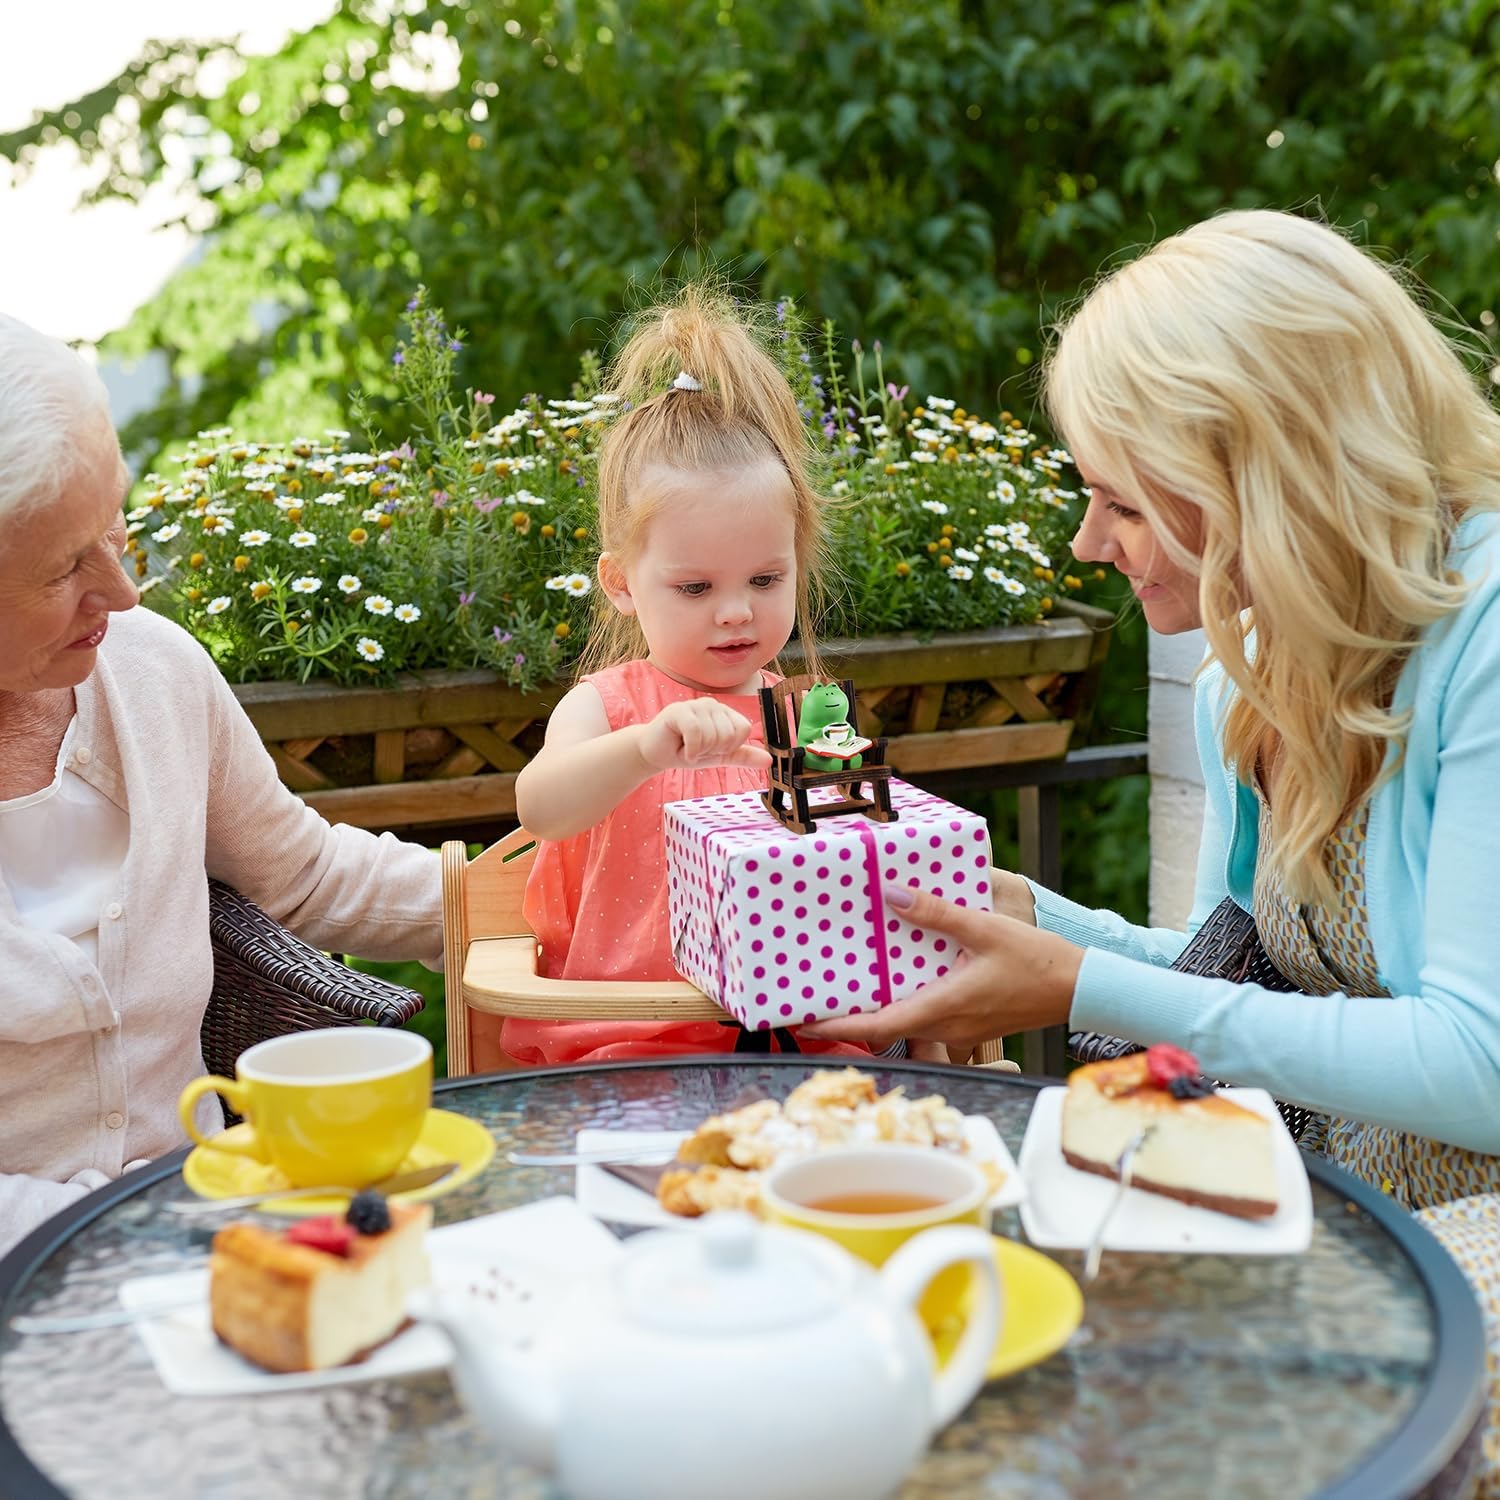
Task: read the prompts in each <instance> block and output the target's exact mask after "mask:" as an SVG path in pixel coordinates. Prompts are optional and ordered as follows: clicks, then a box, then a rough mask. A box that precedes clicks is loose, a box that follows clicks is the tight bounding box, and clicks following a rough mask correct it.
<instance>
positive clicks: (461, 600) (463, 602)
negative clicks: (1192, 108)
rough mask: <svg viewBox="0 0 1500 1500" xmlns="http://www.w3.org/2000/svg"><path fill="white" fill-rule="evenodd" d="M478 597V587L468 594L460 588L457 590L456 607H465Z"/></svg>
mask: <svg viewBox="0 0 1500 1500" xmlns="http://www.w3.org/2000/svg"><path fill="white" fill-rule="evenodd" d="M478 597H479V590H478V589H475V590H474V591H473V592H472V593H468V594H466V593H464V591H463V590H462V589H460V590H459V591H458V607H459V608H460V609H467V608H468V607H469V606H470V605H471V604H472V603H473V602H474V601H475V600H476V599H477V598H478Z"/></svg>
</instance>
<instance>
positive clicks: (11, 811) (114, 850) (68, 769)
mask: <svg viewBox="0 0 1500 1500" xmlns="http://www.w3.org/2000/svg"><path fill="white" fill-rule="evenodd" d="M77 738H78V720H77V719H76V718H73V719H70V720H69V721H68V729H67V733H66V734H64V735H63V742H62V745H61V747H60V748H59V749H58V752H57V768H56V770H54V771H53V773H52V780H51V781H50V782H49V783H48V784H47V785H46V786H44V787H43V788H42V789H41V790H40V791H36V792H31V793H30V794H29V795H27V796H25V797H12V798H11V799H10V800H9V801H7V802H0V880H3V881H4V882H5V884H6V885H7V886H8V887H9V889H10V898H11V900H12V901H14V902H15V906H16V911H17V913H18V915H19V916H20V918H21V920H22V921H23V922H25V923H26V925H27V926H28V927H36V928H39V929H40V930H41V931H43V932H55V933H57V934H58V936H60V937H65V938H67V939H68V940H69V942H73V943H77V945H78V946H79V948H81V949H82V950H83V954H84V956H85V957H86V958H87V959H88V961H89V962H90V963H92V964H94V965H96V966H97V964H98V961H99V928H100V925H101V923H104V924H108V923H109V922H110V921H117V920H118V919H119V918H120V916H121V915H122V914H123V909H122V907H121V905H120V899H119V898H120V895H121V887H120V882H121V878H122V876H123V873H124V869H125V850H126V846H127V845H128V844H129V843H130V819H129V818H128V817H126V816H125V809H124V808H123V807H118V806H116V804H115V803H113V802H111V801H110V799H109V798H108V797H106V796H105V795H104V793H103V792H101V791H99V790H98V789H97V788H96V787H92V786H90V785H89V784H88V782H86V781H85V780H84V779H83V777H82V776H80V775H79V774H78V770H77V761H76V759H75V758H74V754H73V742H74V741H75V740H76V739H77ZM90 758H91V757H90Z"/></svg>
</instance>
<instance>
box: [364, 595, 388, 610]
mask: <svg viewBox="0 0 1500 1500" xmlns="http://www.w3.org/2000/svg"><path fill="white" fill-rule="evenodd" d="M365 608H366V609H367V610H369V611H370V613H371V614H372V615H388V614H390V612H391V610H392V609H394V608H395V606H394V605H393V604H392V603H391V601H390V600H389V599H387V598H386V597H385V595H384V594H371V595H370V597H369V598H368V599H366V600H365Z"/></svg>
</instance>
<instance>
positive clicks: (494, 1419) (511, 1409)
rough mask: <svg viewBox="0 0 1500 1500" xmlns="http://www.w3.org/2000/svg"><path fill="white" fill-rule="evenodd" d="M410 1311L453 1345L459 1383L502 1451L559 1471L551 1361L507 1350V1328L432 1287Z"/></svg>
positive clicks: (412, 1302)
mask: <svg viewBox="0 0 1500 1500" xmlns="http://www.w3.org/2000/svg"><path fill="white" fill-rule="evenodd" d="M407 1310H408V1312H410V1314H411V1315H412V1317H414V1318H416V1319H418V1320H419V1321H422V1322H426V1323H432V1324H434V1325H435V1326H437V1327H438V1328H441V1329H442V1330H443V1332H444V1333H445V1334H446V1335H447V1336H448V1341H449V1342H450V1343H451V1344H452V1345H453V1352H454V1364H453V1383H454V1384H455V1385H456V1386H457V1387H458V1393H459V1395H460V1396H461V1397H462V1398H463V1402H464V1405H465V1406H466V1407H468V1409H469V1413H470V1415H471V1416H473V1418H474V1420H475V1421H476V1422H478V1423H479V1424H480V1425H481V1426H482V1427H483V1428H484V1429H485V1430H486V1431H487V1432H488V1434H489V1436H490V1438H491V1440H492V1441H493V1442H494V1443H495V1445H496V1446H497V1447H499V1448H503V1449H505V1450H506V1451H507V1452H510V1453H514V1454H515V1455H516V1457H518V1458H520V1459H521V1460H522V1462H524V1463H527V1464H530V1465H531V1467H532V1468H535V1469H541V1470H543V1471H550V1470H552V1469H553V1468H554V1467H555V1466H556V1446H557V1444H556V1439H557V1404H558V1403H557V1389H556V1383H555V1380H554V1376H553V1371H552V1368H551V1365H550V1363H549V1361H547V1360H546V1358H545V1357H544V1356H542V1355H540V1354H539V1353H537V1352H536V1351H535V1350H521V1349H515V1348H507V1347H506V1344H507V1333H506V1330H505V1329H504V1328H503V1327H500V1326H498V1325H497V1324H496V1322H495V1321H494V1320H493V1319H491V1318H489V1317H486V1316H484V1315H483V1314H482V1313H476V1310H475V1308H474V1306H473V1304H472V1303H468V1302H465V1303H463V1304H461V1305H460V1304H457V1303H454V1302H451V1301H449V1300H447V1299H445V1298H444V1297H442V1295H441V1294H439V1293H438V1292H436V1291H434V1290H433V1289H432V1288H431V1287H423V1288H421V1289H420V1290H418V1291H416V1292H413V1293H412V1295H411V1297H410V1298H409V1299H408V1301H407Z"/></svg>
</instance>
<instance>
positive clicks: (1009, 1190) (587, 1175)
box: [573, 1115, 1026, 1229]
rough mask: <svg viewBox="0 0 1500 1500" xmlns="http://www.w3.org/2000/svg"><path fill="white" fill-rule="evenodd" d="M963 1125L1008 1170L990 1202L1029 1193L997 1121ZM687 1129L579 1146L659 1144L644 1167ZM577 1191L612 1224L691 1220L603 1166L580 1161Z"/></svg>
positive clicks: (598, 1137) (670, 1151)
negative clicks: (667, 1209) (998, 1128)
mask: <svg viewBox="0 0 1500 1500" xmlns="http://www.w3.org/2000/svg"><path fill="white" fill-rule="evenodd" d="M964 1130H965V1133H966V1134H967V1136H968V1139H969V1149H970V1151H971V1152H972V1154H973V1157H974V1159H975V1160H976V1161H982V1162H989V1163H992V1164H993V1165H994V1166H996V1167H998V1168H999V1169H1000V1170H1001V1171H1002V1172H1004V1173H1005V1181H1004V1182H1003V1183H1001V1185H1000V1187H999V1189H998V1190H997V1191H996V1192H995V1194H994V1196H993V1197H992V1198H991V1199H990V1207H991V1208H992V1209H995V1208H1012V1207H1014V1206H1015V1205H1016V1204H1017V1203H1019V1202H1020V1201H1021V1200H1022V1199H1023V1198H1024V1197H1025V1196H1026V1183H1025V1181H1024V1180H1023V1178H1022V1175H1021V1172H1020V1171H1019V1169H1018V1168H1017V1166H1016V1163H1015V1158H1014V1157H1012V1156H1011V1154H1010V1151H1009V1150H1008V1149H1007V1147H1006V1144H1005V1142H1004V1141H1002V1140H1001V1139H1000V1133H999V1131H997V1130H996V1129H995V1126H994V1123H993V1122H992V1121H991V1120H989V1119H987V1118H986V1117H985V1116H984V1115H965V1116H964ZM689 1134H691V1132H690V1131H686V1130H580V1131H579V1132H578V1150H580V1151H615V1150H618V1151H622V1152H626V1151H628V1152H632V1153H633V1152H636V1151H641V1150H644V1149H645V1148H646V1147H648V1146H660V1147H661V1153H660V1155H657V1156H650V1157H636V1156H632V1164H635V1165H640V1166H645V1165H648V1164H649V1163H653V1162H665V1161H671V1160H672V1158H673V1157H674V1156H675V1155H676V1154H677V1147H678V1145H679V1143H680V1142H682V1141H685V1140H686V1139H687V1138H688V1136H689ZM577 1172H578V1175H577V1177H576V1179H575V1181H574V1189H573V1191H574V1193H575V1194H576V1195H577V1198H578V1203H579V1206H580V1207H581V1208H583V1209H585V1210H587V1211H588V1212H589V1213H591V1214H593V1215H594V1217H595V1218H596V1219H605V1220H608V1221H609V1222H610V1223H613V1224H645V1225H651V1226H653V1227H659V1228H666V1229H683V1228H686V1227H687V1226H688V1225H690V1224H691V1223H692V1222H693V1220H691V1219H684V1218H682V1217H680V1216H679V1215H677V1214H669V1213H668V1212H667V1211H666V1209H664V1208H663V1207H662V1206H661V1204H659V1203H658V1202H657V1201H656V1199H655V1198H654V1197H652V1196H651V1194H650V1193H647V1192H643V1191H642V1190H641V1189H640V1188H638V1187H632V1186H631V1185H630V1184H629V1183H628V1182H626V1181H624V1179H622V1178H619V1177H616V1176H615V1175H614V1174H613V1173H611V1172H606V1171H605V1170H604V1168H603V1167H595V1166H582V1167H579V1168H578V1169H577Z"/></svg>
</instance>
